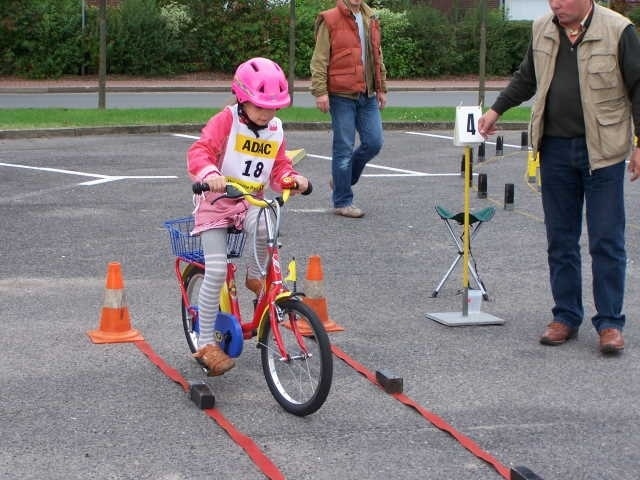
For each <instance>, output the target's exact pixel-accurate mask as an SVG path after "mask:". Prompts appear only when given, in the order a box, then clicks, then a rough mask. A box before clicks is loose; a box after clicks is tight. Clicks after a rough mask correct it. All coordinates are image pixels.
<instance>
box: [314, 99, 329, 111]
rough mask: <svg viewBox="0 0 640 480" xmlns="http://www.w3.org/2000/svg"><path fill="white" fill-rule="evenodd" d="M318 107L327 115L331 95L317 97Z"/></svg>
mask: <svg viewBox="0 0 640 480" xmlns="http://www.w3.org/2000/svg"><path fill="white" fill-rule="evenodd" d="M316 107H318V110H320V111H321V112H322V113H327V112H328V111H329V95H320V96H319V97H316Z"/></svg>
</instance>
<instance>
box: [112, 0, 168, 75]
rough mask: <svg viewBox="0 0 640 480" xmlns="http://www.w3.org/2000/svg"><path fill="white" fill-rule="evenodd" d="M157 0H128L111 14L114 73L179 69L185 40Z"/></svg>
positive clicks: (164, 71)
mask: <svg viewBox="0 0 640 480" xmlns="http://www.w3.org/2000/svg"><path fill="white" fill-rule="evenodd" d="M178 34H179V32H177V33H176V32H174V31H172V29H171V27H170V23H169V22H168V20H167V18H166V17H164V16H163V15H162V13H161V10H160V7H159V5H158V3H157V1H156V0H124V1H123V2H122V3H121V4H120V8H118V9H111V10H110V11H109V17H108V38H109V41H108V44H109V50H108V55H107V60H108V62H109V71H110V72H111V73H119V74H128V75H148V76H153V75H170V74H173V73H175V65H176V63H177V62H178V59H179V54H180V46H181V43H180V41H179V40H178V39H179V36H178Z"/></svg>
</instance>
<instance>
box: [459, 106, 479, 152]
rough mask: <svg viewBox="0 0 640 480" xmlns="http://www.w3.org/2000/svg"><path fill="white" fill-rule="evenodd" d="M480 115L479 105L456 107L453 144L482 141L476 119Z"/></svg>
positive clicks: (461, 145)
mask: <svg viewBox="0 0 640 480" xmlns="http://www.w3.org/2000/svg"><path fill="white" fill-rule="evenodd" d="M481 116H482V109H481V108H480V106H474V107H463V106H458V107H456V123H455V126H454V129H453V144H454V145H455V146H456V147H463V146H466V145H479V144H481V143H482V142H484V138H482V135H480V133H478V120H479V119H480V117H481Z"/></svg>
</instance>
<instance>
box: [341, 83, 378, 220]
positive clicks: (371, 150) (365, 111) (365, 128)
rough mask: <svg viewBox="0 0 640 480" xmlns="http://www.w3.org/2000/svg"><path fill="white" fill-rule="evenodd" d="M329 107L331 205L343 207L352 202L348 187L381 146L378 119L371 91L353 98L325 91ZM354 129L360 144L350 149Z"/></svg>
mask: <svg viewBox="0 0 640 480" xmlns="http://www.w3.org/2000/svg"><path fill="white" fill-rule="evenodd" d="M329 111H330V113H331V127H332V130H333V152H332V161H331V175H332V177H333V206H334V207H336V208H339V207H347V206H349V205H351V204H352V203H353V190H352V189H351V187H352V186H353V185H355V184H356V183H358V180H359V179H360V175H362V171H363V170H364V167H365V165H366V164H367V162H368V161H369V160H371V159H372V158H373V157H375V156H376V155H377V154H378V152H379V151H380V149H381V148H382V143H383V139H382V119H381V117H380V109H379V108H378V99H377V98H376V96H375V95H374V96H372V97H368V96H366V95H364V94H360V96H358V98H357V99H355V100H354V99H351V98H346V97H340V96H338V95H329ZM356 131H357V132H358V136H359V137H360V145H359V146H358V148H356V149H355V150H354V146H355V142H356Z"/></svg>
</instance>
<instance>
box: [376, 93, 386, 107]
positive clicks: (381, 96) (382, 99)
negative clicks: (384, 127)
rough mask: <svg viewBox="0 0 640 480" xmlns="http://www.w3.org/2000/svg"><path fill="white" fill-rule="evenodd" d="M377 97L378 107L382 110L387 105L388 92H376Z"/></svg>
mask: <svg viewBox="0 0 640 480" xmlns="http://www.w3.org/2000/svg"><path fill="white" fill-rule="evenodd" d="M376 97H377V98H378V108H380V110H382V109H383V108H384V107H386V106H387V94H386V93H384V92H378V93H376Z"/></svg>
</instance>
